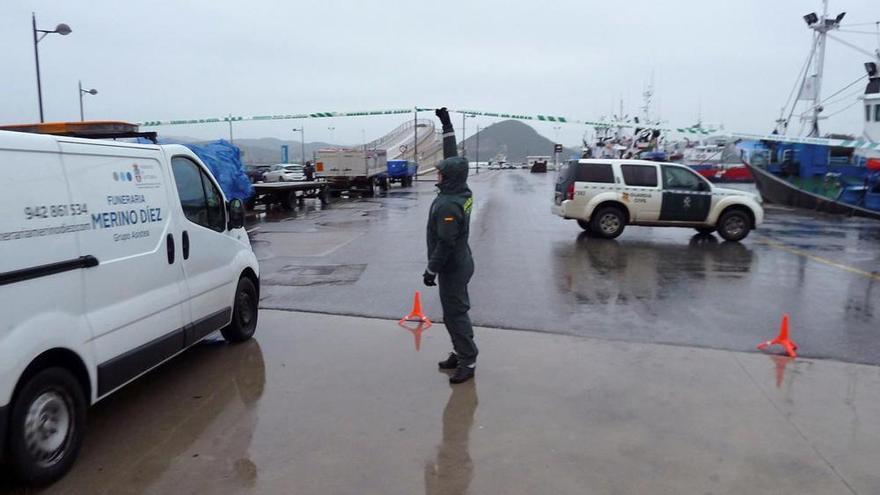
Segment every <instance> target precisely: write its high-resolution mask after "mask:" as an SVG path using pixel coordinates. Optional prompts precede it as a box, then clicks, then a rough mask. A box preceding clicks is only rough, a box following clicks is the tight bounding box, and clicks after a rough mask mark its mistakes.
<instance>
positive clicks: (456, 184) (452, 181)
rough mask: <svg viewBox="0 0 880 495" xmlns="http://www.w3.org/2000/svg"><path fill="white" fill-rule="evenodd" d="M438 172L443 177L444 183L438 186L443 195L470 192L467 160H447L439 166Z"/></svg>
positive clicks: (457, 158) (456, 157) (459, 158)
mask: <svg viewBox="0 0 880 495" xmlns="http://www.w3.org/2000/svg"><path fill="white" fill-rule="evenodd" d="M437 170H438V171H439V172H440V173H441V174H442V175H443V182H441V183H439V184H437V187H438V188H440V192H441V193H446V194H457V193H462V192H466V191H468V192H469V191H470V189H468V185H467V176H468V161H467V158H463V157H460V156H455V157H452V158H447V159H445V160H443V161H442V162H440V164H439V165H437Z"/></svg>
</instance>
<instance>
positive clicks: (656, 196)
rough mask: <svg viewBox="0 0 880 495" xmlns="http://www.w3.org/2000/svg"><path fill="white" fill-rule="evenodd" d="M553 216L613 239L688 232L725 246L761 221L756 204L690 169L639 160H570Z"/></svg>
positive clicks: (756, 198) (559, 185) (751, 198)
mask: <svg viewBox="0 0 880 495" xmlns="http://www.w3.org/2000/svg"><path fill="white" fill-rule="evenodd" d="M553 213H554V214H556V215H559V216H561V217H563V218H566V219H574V220H577V221H578V224H579V225H580V226H581V227H582V228H583V229H584V230H586V231H588V232H590V233H593V234H595V235H598V236H600V237H605V238H608V239H613V238H615V237H617V236H619V235H620V234H621V233H622V232H623V229H624V227H625V226H626V225H648V226H655V227H657V226H668V227H691V228H695V229H696V230H697V231H699V232H700V233H702V234H711V233H712V232H714V231H715V230H716V229H717V230H718V234H719V235H721V237H723V238H724V239H725V240H728V241H739V240H742V239H744V238H745V237H746V236H747V235H748V234H749V231H750V230H751V229H753V228H755V227H757V226H758V225H760V224H761V223H762V222H763V221H764V209H763V208H762V207H761V198H760V196H758V195H756V194H752V193H749V192H745V191H739V190H736V189H723V188H720V187H715V186H714V185H712V184H711V183H709V182H708V181H707V180H706V179H704V178H703V177H700V176H699V175H698V174H696V173H694V172H693V171H692V170H691V169H690V168H688V167H686V166H683V165H678V164H675V163H657V162H649V161H644V160H600V159H585V160H572V161H570V162H568V163H567V164H565V165H563V166H562V168H561V169H560V170H559V175H558V178H557V182H556V196H555V204H554V205H553Z"/></svg>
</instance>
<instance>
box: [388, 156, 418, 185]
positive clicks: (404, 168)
mask: <svg viewBox="0 0 880 495" xmlns="http://www.w3.org/2000/svg"><path fill="white" fill-rule="evenodd" d="M418 173H419V164H418V163H416V162H412V161H409V160H388V183H389V184H393V183H395V182H400V186H401V187H411V186H412V184H413V180H414V179H415V177H416V175H417V174H418Z"/></svg>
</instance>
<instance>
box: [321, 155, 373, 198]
mask: <svg viewBox="0 0 880 495" xmlns="http://www.w3.org/2000/svg"><path fill="white" fill-rule="evenodd" d="M387 156H388V155H387V152H386V151H385V150H384V149H375V150H367V149H352V148H333V149H329V148H328V149H321V150H318V151H317V152H315V176H316V177H317V178H318V180H325V181H327V184H328V185H329V188H330V191H331V192H332V193H337V194H338V193H341V192H343V191H349V192H356V193H360V194H361V195H363V196H367V197H372V196H375V195H376V190H377V189H382V190H383V191H384V190H386V189H388V166H387V162H388V159H387Z"/></svg>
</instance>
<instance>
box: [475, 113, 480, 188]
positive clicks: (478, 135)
mask: <svg viewBox="0 0 880 495" xmlns="http://www.w3.org/2000/svg"><path fill="white" fill-rule="evenodd" d="M474 137H476V138H477V152H476V155H477V175H479V174H480V124H477V133H476V134H475V135H474Z"/></svg>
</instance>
